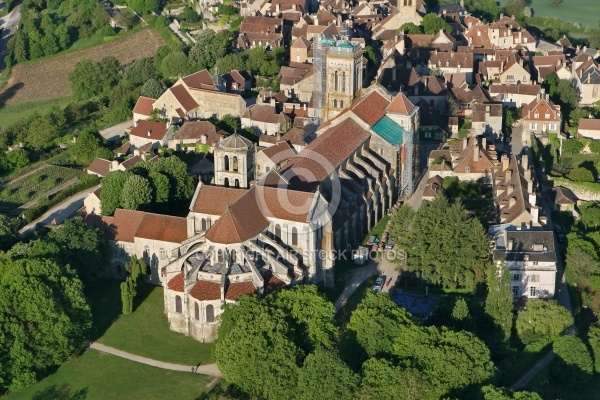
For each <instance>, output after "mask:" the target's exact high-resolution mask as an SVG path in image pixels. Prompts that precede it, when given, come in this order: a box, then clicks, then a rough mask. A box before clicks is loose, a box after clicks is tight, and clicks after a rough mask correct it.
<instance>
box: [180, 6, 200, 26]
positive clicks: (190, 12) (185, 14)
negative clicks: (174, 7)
mask: <svg viewBox="0 0 600 400" xmlns="http://www.w3.org/2000/svg"><path fill="white" fill-rule="evenodd" d="M179 18H181V20H183V21H186V22H191V23H194V22H198V21H200V16H199V15H198V13H197V12H196V11H195V10H194V9H193V8H192V7H190V6H185V8H184V9H183V11H182V12H181V14H179Z"/></svg>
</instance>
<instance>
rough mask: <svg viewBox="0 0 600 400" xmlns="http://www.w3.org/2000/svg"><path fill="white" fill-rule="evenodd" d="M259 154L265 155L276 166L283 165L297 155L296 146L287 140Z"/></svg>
mask: <svg viewBox="0 0 600 400" xmlns="http://www.w3.org/2000/svg"><path fill="white" fill-rule="evenodd" d="M259 153H263V154H264V155H265V156H267V157H268V158H269V159H270V160H272V161H273V162H275V163H276V164H281V163H283V162H284V161H287V160H288V159H290V158H292V157H293V156H295V155H296V151H295V150H294V146H292V145H291V144H290V142H288V141H287V140H286V141H282V142H279V143H278V144H276V145H274V146H270V147H267V148H266V149H263V150H261V151H259Z"/></svg>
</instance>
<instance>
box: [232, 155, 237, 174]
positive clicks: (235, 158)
mask: <svg viewBox="0 0 600 400" xmlns="http://www.w3.org/2000/svg"><path fill="white" fill-rule="evenodd" d="M233 172H238V159H237V157H236V156H233Z"/></svg>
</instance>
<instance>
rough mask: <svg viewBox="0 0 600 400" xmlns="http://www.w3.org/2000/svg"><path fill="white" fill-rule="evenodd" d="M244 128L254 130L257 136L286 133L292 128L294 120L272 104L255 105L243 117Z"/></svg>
mask: <svg viewBox="0 0 600 400" xmlns="http://www.w3.org/2000/svg"><path fill="white" fill-rule="evenodd" d="M241 124H242V128H251V129H253V130H254V131H255V132H256V134H257V136H260V135H271V136H276V135H278V134H284V133H286V132H287V131H288V130H289V129H290V128H291V126H292V119H291V118H290V117H288V116H287V115H286V114H285V113H284V112H283V111H279V112H278V107H276V106H275V105H272V104H253V105H251V106H250V107H248V108H247V109H246V111H245V112H244V114H242V117H241Z"/></svg>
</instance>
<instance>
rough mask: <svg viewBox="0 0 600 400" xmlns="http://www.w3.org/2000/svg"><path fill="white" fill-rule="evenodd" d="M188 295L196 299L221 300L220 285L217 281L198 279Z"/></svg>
mask: <svg viewBox="0 0 600 400" xmlns="http://www.w3.org/2000/svg"><path fill="white" fill-rule="evenodd" d="M190 295H191V296H192V297H193V298H195V299H196V300H200V301H203V300H206V301H208V300H221V285H219V284H218V283H217V282H211V281H205V280H199V281H198V282H196V283H195V284H194V286H193V287H192V289H191V290H190Z"/></svg>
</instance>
